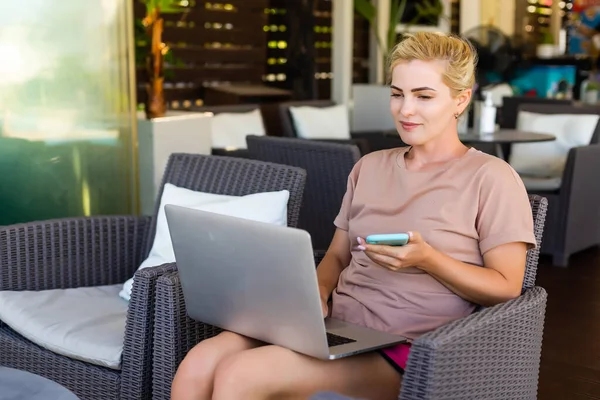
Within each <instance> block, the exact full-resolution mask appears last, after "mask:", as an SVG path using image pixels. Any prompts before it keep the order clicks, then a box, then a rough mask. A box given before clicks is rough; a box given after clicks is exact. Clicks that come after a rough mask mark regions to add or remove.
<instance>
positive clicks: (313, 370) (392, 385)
mask: <svg viewBox="0 0 600 400" xmlns="http://www.w3.org/2000/svg"><path fill="white" fill-rule="evenodd" d="M401 382H402V377H401V375H400V374H399V373H398V372H397V371H396V370H395V369H394V368H393V367H392V366H390V364H389V363H388V362H387V361H385V359H384V358H383V357H382V356H381V355H380V354H379V353H367V354H362V355H357V356H352V357H346V358H342V359H339V360H334V361H324V360H318V359H315V358H312V357H308V356H305V355H302V354H299V353H296V352H293V351H291V350H288V349H285V348H282V347H279V346H263V347H259V348H255V349H251V350H246V351H243V352H241V353H238V354H237V355H234V356H230V357H228V358H227V359H226V360H224V361H223V362H222V363H220V364H219V366H218V368H217V372H216V376H215V381H214V384H215V387H214V395H215V397H214V398H216V399H227V398H238V397H239V396H243V398H248V399H249V398H282V399H295V398H298V399H300V398H303V399H306V398H308V397H310V396H311V395H313V394H315V393H317V392H321V391H332V392H337V393H340V394H344V395H347V396H351V397H358V398H361V399H386V400H387V399H390V400H392V399H397V398H398V394H399V393H400V384H401ZM239 398H242V397H239Z"/></svg>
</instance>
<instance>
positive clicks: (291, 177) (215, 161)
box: [144, 153, 306, 255]
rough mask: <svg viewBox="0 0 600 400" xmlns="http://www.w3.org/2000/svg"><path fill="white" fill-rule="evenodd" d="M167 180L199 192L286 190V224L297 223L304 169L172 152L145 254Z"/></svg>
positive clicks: (295, 224) (150, 245)
mask: <svg viewBox="0 0 600 400" xmlns="http://www.w3.org/2000/svg"><path fill="white" fill-rule="evenodd" d="M166 183H171V184H173V185H175V186H178V187H181V188H185V189H190V190H194V191H198V192H205V193H213V194H224V195H230V196H245V195H248V194H253V193H261V192H274V191H279V190H288V191H289V192H290V197H289V200H288V207H287V223H288V226H293V227H296V226H298V218H299V215H300V207H301V205H302V196H303V194H304V185H305V183H306V171H304V170H303V169H301V168H297V167H293V166H289V165H279V164H273V163H269V162H264V161H256V160H248V159H243V158H236V157H218V156H206V155H200V154H182V153H173V154H171V156H170V157H169V161H168V162H167V166H166V168H165V173H164V175H163V179H162V182H161V185H160V190H159V192H158V196H157V199H156V206H155V210H154V215H153V216H152V222H151V225H150V229H149V235H148V236H149V237H148V238H147V241H146V249H145V251H144V254H145V255H147V254H148V252H149V251H150V248H151V247H152V243H153V242H154V235H155V233H156V217H157V215H158V207H159V206H160V199H161V197H162V194H163V190H164V187H165V184H166Z"/></svg>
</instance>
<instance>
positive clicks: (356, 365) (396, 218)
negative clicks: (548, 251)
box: [172, 33, 535, 400]
mask: <svg viewBox="0 0 600 400" xmlns="http://www.w3.org/2000/svg"><path fill="white" fill-rule="evenodd" d="M390 61H391V62H390V73H391V77H392V82H391V101H390V109H391V113H392V116H393V118H394V120H395V121H396V127H397V129H398V132H399V133H400V136H401V138H402V140H403V141H404V142H405V143H407V144H408V145H409V146H408V147H406V148H399V149H390V150H384V151H379V152H374V153H371V154H368V155H366V156H365V157H363V158H362V159H361V160H360V161H359V162H358V163H357V164H356V166H355V167H354V169H353V170H352V172H351V174H350V177H349V179H348V189H347V192H346V195H345V196H344V199H343V201H342V207H341V210H340V213H339V215H338V216H337V218H336V219H335V222H334V223H335V225H336V227H337V230H336V232H335V235H334V238H333V240H332V243H331V245H330V247H329V249H328V251H327V254H326V256H325V257H324V259H323V261H322V262H321V263H320V264H319V266H318V269H317V275H318V280H319V287H320V293H321V298H322V304H323V312H324V314H327V313H328V311H329V310H328V306H327V300H328V299H329V298H330V296H332V310H331V313H332V315H333V316H334V317H337V318H340V319H344V320H347V321H351V322H354V323H358V324H363V325H366V326H369V327H371V328H375V329H379V330H385V331H389V332H393V333H398V334H402V335H404V336H407V337H409V338H411V339H414V338H416V337H418V336H419V335H422V334H423V333H425V332H428V331H431V330H433V329H436V328H437V327H439V326H442V325H444V324H446V323H448V322H450V321H452V320H455V319H458V318H462V317H464V316H466V315H468V314H470V313H471V312H472V311H473V309H474V308H475V305H476V304H480V305H485V306H491V305H495V304H498V303H501V302H504V301H507V300H509V299H512V298H514V297H517V296H518V295H519V294H520V290H521V285H522V281H523V277H524V271H525V260H526V250H527V249H528V247H531V246H534V245H535V237H534V234H533V218H532V214H531V207H530V206H529V202H528V198H527V194H526V191H525V188H524V186H523V184H522V182H521V180H520V179H519V177H518V175H517V174H516V173H515V172H514V170H513V169H512V168H511V167H510V166H509V165H508V164H506V163H505V162H504V161H502V160H501V159H499V158H495V157H493V156H490V155H487V154H484V153H481V152H479V151H477V150H474V149H469V148H467V147H465V146H464V145H463V144H462V143H461V142H460V140H459V138H458V134H457V119H458V117H459V116H460V115H461V114H462V113H463V112H464V111H465V110H466V109H467V107H468V105H469V102H470V99H471V93H472V87H473V84H474V70H475V64H476V54H475V51H474V49H473V48H472V47H471V46H470V45H469V44H468V42H466V41H464V40H462V39H460V38H456V37H452V36H448V35H444V34H435V33H416V34H413V35H410V36H408V37H407V38H406V39H404V40H403V41H402V42H401V43H399V44H398V45H397V46H396V47H395V48H394V50H393V51H392V53H391V56H390ZM396 232H410V240H409V243H408V244H407V245H405V246H402V247H390V246H375V245H367V244H366V243H365V241H364V239H363V238H364V237H365V236H367V235H369V234H372V233H396ZM409 351H410V345H400V346H396V347H392V348H388V349H385V350H384V351H381V352H372V353H368V354H362V355H357V356H353V357H348V358H344V359H340V360H336V361H321V360H316V359H312V358H310V357H307V356H304V355H301V354H298V353H295V352H293V351H290V350H287V349H284V348H281V347H278V346H269V345H264V344H263V343H259V342H257V341H255V340H252V339H249V338H246V337H243V336H240V335H237V334H234V333H230V332H225V333H222V334H220V335H218V336H216V337H214V338H212V339H209V340H205V341H203V342H201V343H199V344H198V345H197V346H196V347H195V348H194V349H192V350H191V351H190V353H189V354H188V355H187V357H186V358H185V360H184V361H183V362H182V364H181V366H180V367H179V370H178V371H177V375H176V377H175V380H174V382H173V390H172V395H173V397H172V398H173V399H174V400H180V399H211V398H212V399H241V398H243V399H267V398H308V397H310V396H311V395H312V394H313V393H316V392H319V391H334V392H338V393H341V394H345V395H348V396H352V397H358V398H364V399H395V398H397V396H398V393H399V390H400V385H401V381H402V372H403V368H404V366H405V364H406V359H407V357H408V354H409Z"/></svg>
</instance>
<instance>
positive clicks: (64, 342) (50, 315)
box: [0, 284, 128, 369]
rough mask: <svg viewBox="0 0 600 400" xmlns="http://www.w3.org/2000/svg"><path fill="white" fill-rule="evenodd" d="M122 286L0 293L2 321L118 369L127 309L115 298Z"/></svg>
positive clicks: (58, 349)
mask: <svg viewBox="0 0 600 400" xmlns="http://www.w3.org/2000/svg"><path fill="white" fill-rule="evenodd" d="M122 286H123V285H122V284H118V285H110V286H98V287H82V288H76V289H55V290H42V291H0V320H2V322H4V323H6V324H7V325H8V326H10V327H11V328H12V329H13V330H15V331H16V332H17V333H19V334H21V335H22V336H24V337H25V338H27V339H29V340H31V341H32V342H33V343H36V344H38V345H39V346H41V347H43V348H45V349H48V350H50V351H52V352H54V353H57V354H61V355H64V356H67V357H70V358H73V359H76V360H81V361H85V362H88V363H90V364H95V365H100V366H103V367H108V368H112V369H120V368H121V354H122V353H123V340H124V336H125V319H126V315H127V307H128V303H127V302H125V301H123V299H121V298H120V297H119V296H118V293H119V290H121V288H122Z"/></svg>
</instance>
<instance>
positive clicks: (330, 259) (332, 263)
mask: <svg viewBox="0 0 600 400" xmlns="http://www.w3.org/2000/svg"><path fill="white" fill-rule="evenodd" d="M350 257H351V255H350V242H349V240H348V232H346V231H344V230H342V229H339V228H338V229H336V230H335V234H334V235H333V239H332V240H331V244H330V245H329V248H328V249H327V253H326V254H325V257H323V259H322V260H321V262H320V263H319V266H318V267H317V279H318V281H319V292H320V293H321V299H322V300H323V298H324V300H325V302H326V301H327V299H328V298H329V296H330V295H331V292H333V290H334V289H335V287H336V286H337V283H338V279H339V277H340V274H341V273H342V271H343V270H344V268H346V267H347V266H348V264H349V263H350Z"/></svg>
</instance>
